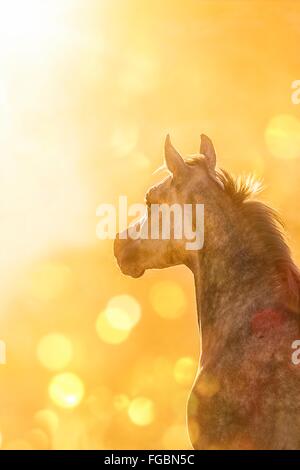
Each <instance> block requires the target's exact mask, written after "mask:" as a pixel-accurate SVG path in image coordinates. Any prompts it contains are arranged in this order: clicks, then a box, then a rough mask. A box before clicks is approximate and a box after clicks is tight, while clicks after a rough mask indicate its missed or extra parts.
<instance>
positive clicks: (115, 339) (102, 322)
mask: <svg viewBox="0 0 300 470" xmlns="http://www.w3.org/2000/svg"><path fill="white" fill-rule="evenodd" d="M96 331H97V334H98V336H99V338H100V339H101V340H102V341H104V343H108V344H120V343H123V341H125V340H126V339H127V338H128V336H129V333H130V331H129V330H124V329H120V328H115V327H113V326H112V325H111V323H110V321H109V319H108V316H107V312H106V311H104V312H101V313H100V314H99V315H98V318H97V321H96Z"/></svg>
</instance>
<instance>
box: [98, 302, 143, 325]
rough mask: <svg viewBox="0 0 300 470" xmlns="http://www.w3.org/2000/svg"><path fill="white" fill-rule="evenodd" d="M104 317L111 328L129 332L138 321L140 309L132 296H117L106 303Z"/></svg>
mask: <svg viewBox="0 0 300 470" xmlns="http://www.w3.org/2000/svg"><path fill="white" fill-rule="evenodd" d="M106 315H107V319H108V322H109V323H110V324H111V326H112V327H114V328H119V329H120V330H131V329H132V328H133V327H134V326H135V325H136V324H137V323H138V321H139V319H140V316H141V307H140V305H139V303H138V302H137V301H136V300H135V299H134V298H133V297H132V296H130V295H118V296H116V297H113V298H112V299H111V300H110V301H109V302H108V304H107V308H106Z"/></svg>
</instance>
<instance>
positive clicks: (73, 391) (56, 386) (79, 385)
mask: <svg viewBox="0 0 300 470" xmlns="http://www.w3.org/2000/svg"><path fill="white" fill-rule="evenodd" d="M49 395H50V398H51V400H52V401H53V402H54V403H55V404H56V405H58V406H60V407H62V408H74V407H76V406H78V405H79V403H80V402H81V400H82V398H83V396H84V385H83V382H82V380H81V379H80V378H79V377H78V376H77V375H76V374H73V373H72V372H65V373H62V374H58V375H55V376H54V377H53V379H52V380H51V382H50V385H49Z"/></svg>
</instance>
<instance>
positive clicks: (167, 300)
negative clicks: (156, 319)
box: [150, 280, 187, 319]
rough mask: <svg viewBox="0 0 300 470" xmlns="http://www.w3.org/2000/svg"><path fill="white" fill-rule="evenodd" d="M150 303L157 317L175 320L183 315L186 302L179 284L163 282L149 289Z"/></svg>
mask: <svg viewBox="0 0 300 470" xmlns="http://www.w3.org/2000/svg"><path fill="white" fill-rule="evenodd" d="M150 303H151V305H152V307H153V309H154V311H155V312H156V313H157V314H158V315H159V316H161V317H163V318H167V319H175V318H179V317H180V316H181V315H183V314H184V312H185V308H186V304H187V301H186V297H185V293H184V291H183V289H182V288H181V286H180V285H179V284H177V283H176V282H174V281H169V280H164V281H159V282H157V283H156V284H154V285H153V286H152V287H151V289H150Z"/></svg>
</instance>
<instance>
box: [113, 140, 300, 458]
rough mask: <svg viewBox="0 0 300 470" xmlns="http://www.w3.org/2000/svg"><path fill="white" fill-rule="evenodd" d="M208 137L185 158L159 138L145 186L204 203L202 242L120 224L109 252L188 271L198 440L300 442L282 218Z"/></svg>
mask: <svg viewBox="0 0 300 470" xmlns="http://www.w3.org/2000/svg"><path fill="white" fill-rule="evenodd" d="M216 160H217V158H216V152H215V149H214V146H213V143H212V141H211V140H210V138H209V137H207V136H206V135H204V134H202V135H201V145H200V153H199V154H197V155H195V156H193V157H190V158H186V159H183V158H182V156H181V155H180V154H179V152H178V151H177V150H176V149H175V147H174V146H173V145H172V143H171V140H170V137H169V135H168V136H167V138H166V141H165V166H166V170H167V171H168V176H167V177H166V178H165V179H164V180H163V181H162V182H160V183H159V184H157V185H154V186H153V187H151V188H150V189H149V191H148V192H147V194H146V203H147V214H146V215H145V217H144V220H143V221H141V220H139V221H137V222H136V227H138V226H140V225H141V224H142V223H144V222H145V219H147V222H150V221H151V217H152V214H151V207H152V205H153V204H168V205H169V206H171V205H173V204H180V205H183V204H193V205H195V204H204V213H205V223H204V243H203V246H202V248H201V249H196V250H187V249H186V240H185V239H184V236H183V237H182V239H178V238H175V237H173V236H171V237H170V239H151V238H148V239H147V238H146V237H138V236H137V237H135V238H130V237H127V238H126V236H124V235H126V234H128V230H129V228H128V229H127V230H126V231H125V232H127V233H125V234H124V233H122V234H118V235H117V236H116V239H115V241H114V254H115V257H116V259H117V262H118V265H119V267H120V269H121V271H122V272H123V273H124V274H127V275H130V276H132V277H139V276H141V275H142V274H143V273H144V271H145V270H146V269H152V268H165V267H169V266H174V265H179V264H184V265H186V266H187V267H188V268H189V269H190V270H191V271H192V273H193V275H194V280H195V292H196V305H197V314H198V322H199V333H200V337H201V354H200V361H199V369H198V373H197V377H196V379H195V382H194V385H193V388H192V391H191V393H190V396H189V400H188V406H187V422H188V429H189V435H190V440H191V443H192V446H193V448H194V449H196V450H207V449H224V450H227V449H232V450H233V449H241V450H244V449H250V450H258V449H259V450H268V449H273V450H275V449H276V450H277V449H300V366H297V364H295V361H292V353H293V349H292V348H293V346H292V345H293V342H294V341H295V340H297V339H298V338H300V331H299V325H300V322H299V313H300V272H299V270H298V268H297V266H296V264H295V263H294V262H293V260H292V257H291V252H290V249H289V247H288V245H287V243H286V241H285V234H284V229H283V224H282V221H281V218H280V217H279V215H278V214H277V212H275V211H274V210H273V209H271V208H270V207H268V206H266V205H265V204H264V203H262V202H260V201H258V200H257V199H256V198H255V197H254V196H255V194H256V192H257V191H258V190H259V189H260V188H258V185H257V184H256V182H255V181H254V180H253V178H238V179H235V178H234V177H232V176H231V175H230V174H229V173H228V172H227V171H225V170H222V169H218V168H217V166H216V163H217V162H216Z"/></svg>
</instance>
